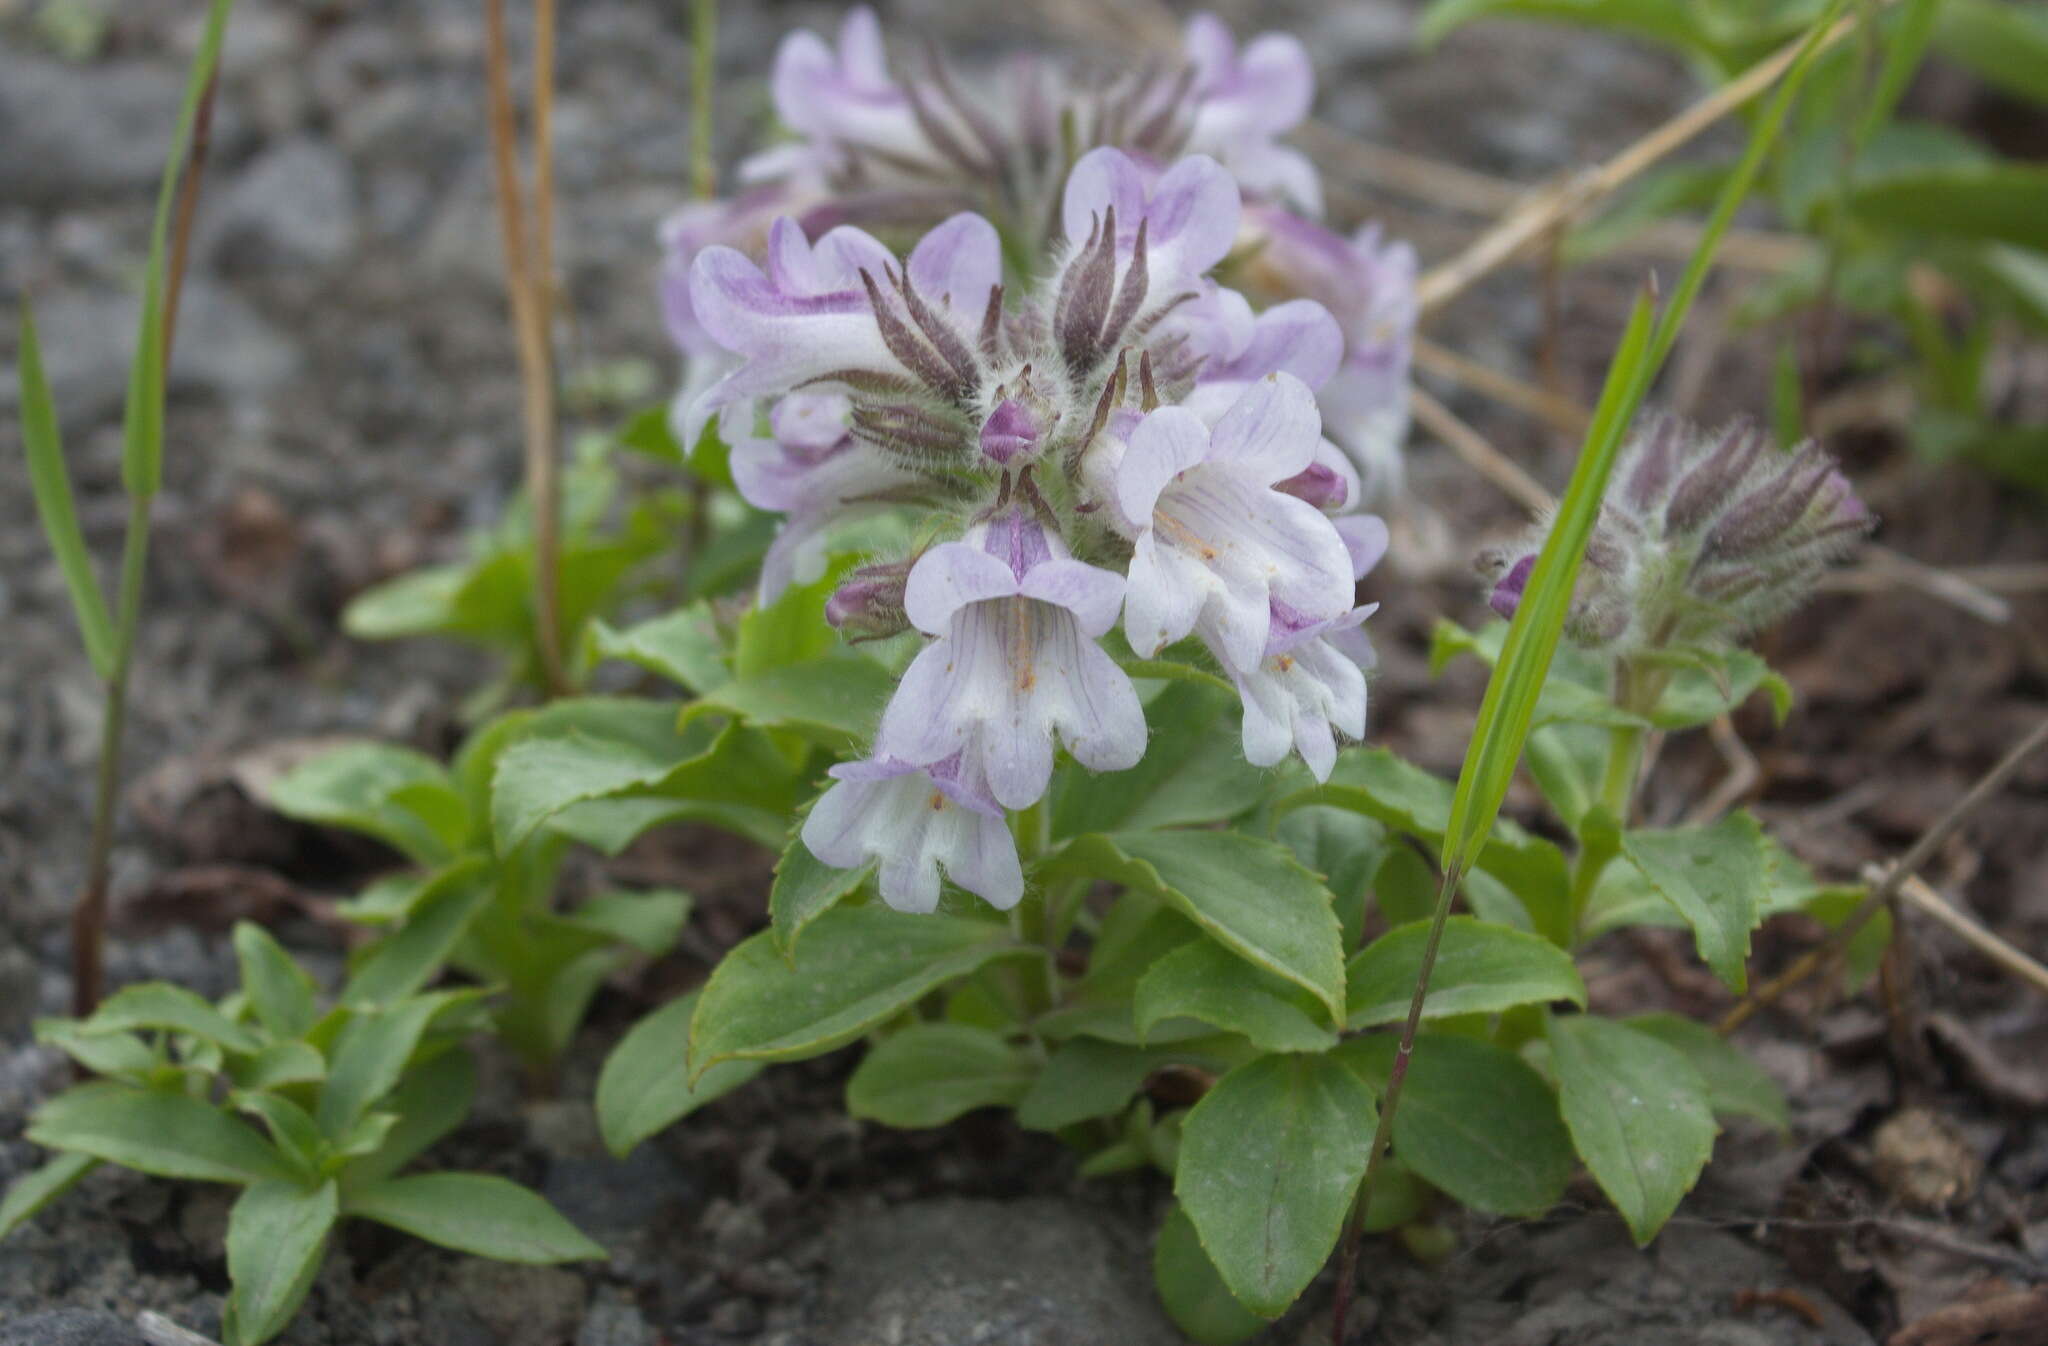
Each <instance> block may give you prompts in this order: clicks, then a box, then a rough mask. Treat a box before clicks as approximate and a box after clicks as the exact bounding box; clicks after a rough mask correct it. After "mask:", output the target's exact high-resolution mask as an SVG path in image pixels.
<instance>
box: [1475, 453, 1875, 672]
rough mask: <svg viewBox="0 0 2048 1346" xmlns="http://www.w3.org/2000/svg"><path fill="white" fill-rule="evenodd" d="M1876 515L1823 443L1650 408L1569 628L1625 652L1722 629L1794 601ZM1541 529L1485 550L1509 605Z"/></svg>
mask: <svg viewBox="0 0 2048 1346" xmlns="http://www.w3.org/2000/svg"><path fill="white" fill-rule="evenodd" d="M1873 523H1874V520H1873V518H1872V517H1871V514H1870V512H1869V511H1868V510H1867V509H1865V508H1864V505H1863V502H1862V501H1861V500H1859V499H1857V497H1856V493H1855V491H1854V490H1853V489H1852V488H1851V487H1850V485H1849V481H1848V479H1847V478H1846V477H1844V476H1843V475H1842V473H1841V472H1840V471H1839V470H1838V469H1837V468H1836V467H1835V464H1834V462H1833V461H1832V460H1831V459H1830V458H1829V457H1828V456H1827V454H1826V453H1824V452H1823V451H1822V450H1821V449H1820V448H1819V447H1818V446H1817V445H1814V444H1812V443H1808V444H1804V445H1802V446H1800V447H1799V448H1798V449H1797V450H1796V451H1795V452H1792V453H1789V454H1788V453H1779V452H1777V451H1775V450H1773V449H1772V448H1771V447H1770V445H1769V442H1768V440H1767V438H1766V436H1765V435H1764V433H1763V432H1762V431H1761V430H1759V429H1757V428H1756V427H1754V426H1751V425H1747V424H1741V423H1738V424H1736V425H1733V426H1730V427H1728V428H1726V429H1724V430H1722V431H1720V432H1719V433H1716V434H1708V433H1705V432H1703V431H1701V430H1699V429H1698V428H1697V427H1694V426H1692V425H1689V424H1687V423H1686V422H1684V421H1682V420H1680V419H1678V418H1677V417H1675V416H1664V417H1658V418H1653V419H1651V420H1649V421H1648V422H1646V423H1645V424H1644V425H1643V426H1641V427H1639V428H1638V429H1637V431H1636V433H1635V435H1634V437H1633V438H1632V439H1631V441H1630V443H1629V444H1628V446H1627V447H1626V448H1625V449H1624V450H1623V453H1622V456H1621V458H1620V460H1619V461H1618V462H1617V463H1616V464H1615V469H1614V477H1613V482H1612V484H1611V485H1610V487H1609V489H1608V493H1607V497H1606V499H1605V500H1603V501H1602V502H1601V507H1600V516H1599V518H1598V520H1597V521H1596V522H1595V524H1594V526H1593V533H1592V536H1591V537H1590V538H1589V539H1588V540H1587V543H1586V559H1585V565H1584V568H1583V569H1582V570H1581V571H1580V576H1579V584H1578V588H1577V590H1576V591H1575V592H1574V593H1573V595H1572V606H1571V610H1570V613H1569V615H1568V616H1567V618H1566V623H1565V631H1566V634H1567V635H1569V636H1570V637H1571V638H1572V639H1573V641H1574V642H1576V643H1578V644H1581V645H1586V646H1590V647H1594V648H1598V649H1605V650H1612V651H1614V652H1616V653H1618V654H1628V653H1631V652H1633V651H1637V650H1643V649H1652V648H1664V647H1674V646H1676V647H1684V646H1712V645H1715V644H1718V643H1721V642H1724V641H1726V640H1729V639H1732V638H1734V637H1737V636H1740V635H1742V634H1743V633H1745V632H1748V631H1751V630H1754V629H1755V628H1757V627H1758V626H1761V625H1763V624H1764V623H1766V622H1769V621H1771V620H1773V619H1775V618H1777V617H1780V616H1783V615H1784V614H1785V613H1786V612H1789V611H1791V610H1792V609H1793V608H1795V607H1797V606H1798V605H1799V604H1800V602H1802V601H1803V600H1804V599H1805V597H1806V595H1807V594H1808V593H1809V592H1810V591H1811V590H1812V588H1813V585H1814V582H1815V581H1816V580H1817V579H1819V578H1820V575H1821V573H1822V572H1823V571H1824V570H1825V569H1826V568H1827V567H1828V566H1829V565H1830V564H1831V563H1833V562H1834V561H1837V560H1839V559H1840V558H1841V557H1842V556H1843V554H1844V553H1846V552H1847V551H1848V550H1849V549H1850V548H1852V547H1853V546H1854V545H1855V544H1856V543H1857V542H1858V541H1859V540H1860V539H1861V538H1862V537H1863V536H1864V534H1866V533H1868V532H1869V531H1870V529H1871V526H1872V524H1873ZM1543 531H1544V530H1543V529H1538V530H1537V533H1536V535H1535V536H1533V537H1531V538H1530V539H1528V540H1527V541H1526V542H1525V543H1523V544H1522V545H1519V546H1516V547H1512V548H1500V549H1494V550H1491V551H1489V552H1488V553H1486V554H1484V555H1482V556H1481V557H1480V561H1479V564H1480V569H1481V571H1482V573H1484V574H1486V575H1488V577H1489V578H1491V579H1492V580H1493V594H1492V598H1491V603H1492V606H1493V609H1494V611H1496V612H1498V613H1500V615H1502V616H1503V617H1510V616H1513V615H1514V612H1515V609H1516V607H1517V606H1518V605H1519V604H1520V602H1521V598H1522V592H1523V589H1524V588H1525V586H1526V585H1527V584H1528V582H1529V575H1530V572H1532V571H1533V570H1534V569H1535V567H1536V551H1537V549H1538V548H1539V547H1540V546H1541V545H1542V541H1543V538H1542V533H1543Z"/></svg>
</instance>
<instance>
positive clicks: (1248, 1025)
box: [1131, 939, 1337, 1052]
mask: <svg viewBox="0 0 2048 1346" xmlns="http://www.w3.org/2000/svg"><path fill="white" fill-rule="evenodd" d="M1131 1017H1132V1019H1133V1021H1134V1024H1135V1026H1136V1028H1137V1030H1138V1033H1139V1036H1140V1037H1141V1038H1142V1037H1143V1036H1144V1035H1145V1034H1146V1032H1147V1031H1148V1030H1150V1029H1151V1028H1152V1027H1153V1026H1154V1025H1156V1024H1158V1023H1159V1022H1161V1021H1162V1020H1166V1019H1172V1018H1190V1019H1199V1020H1201V1021H1202V1022H1203V1023H1205V1024H1211V1025H1213V1026H1214V1027H1216V1028H1219V1029H1222V1030H1224V1031H1226V1032H1231V1033H1237V1034H1239V1035H1241V1036H1243V1037H1244V1038H1246V1039H1248V1040H1249V1041H1250V1042H1251V1043H1252V1044H1253V1045H1254V1046H1257V1047H1261V1048H1264V1049H1265V1050H1267V1051H1273V1052H1319V1051H1323V1050H1325V1049H1326V1048H1329V1047H1333V1046H1335V1045H1336V1043H1337V1034H1336V1032H1335V1031H1334V1030H1333V1029H1331V1028H1330V1027H1329V1026H1328V1023H1327V1021H1324V1020H1323V1016H1322V1006H1321V1005H1320V1004H1319V1003H1318V1002H1317V1001H1316V999H1315V997H1314V996H1312V995H1310V994H1308V993H1307V992H1306V991H1303V990H1302V989H1301V988H1299V987H1297V986H1294V985H1291V984H1290V983H1288V982H1284V981H1282V980H1280V978H1278V977H1276V976H1274V975H1273V974H1271V973H1269V972H1262V971H1260V970H1259V969H1258V968H1256V967H1254V966H1252V965H1251V964H1250V963H1247V962H1246V961H1245V960H1244V959H1242V958H1239V957H1238V956H1236V955H1235V954H1233V953H1231V952H1230V951H1229V950H1227V949H1225V948H1223V947H1222V946H1221V945H1219V944H1217V943H1215V942H1214V941H1213V940H1207V939H1202V940H1196V941H1193V942H1192V943H1189V944H1186V945H1184V946H1182V947H1181V948H1179V949H1177V950H1175V951H1174V952H1173V953H1170V954H1168V955H1167V956H1166V957H1164V958H1162V959H1160V960H1159V961H1158V962H1157V963H1155V964H1153V965H1152V970H1151V971H1150V972H1147V973H1146V974H1145V975H1144V976H1143V977H1142V978H1140V979H1139V981H1138V987H1137V992H1136V996H1135V999H1134V1000H1133V1002H1132V1005H1131Z"/></svg>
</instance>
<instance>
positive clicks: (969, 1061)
mask: <svg viewBox="0 0 2048 1346" xmlns="http://www.w3.org/2000/svg"><path fill="white" fill-rule="evenodd" d="M1037 1074H1038V1070H1037V1068H1036V1067H1035V1066H1034V1065H1033V1064H1032V1062H1031V1059H1030V1057H1028V1056H1027V1055H1025V1054H1024V1053H1023V1052H1022V1051H1020V1050H1019V1049H1018V1048H1016V1047H1015V1046H1013V1045H1011V1044H1010V1043H1009V1042H1006V1041H1005V1040H1004V1039H1003V1037H1002V1035H1001V1034H998V1033H993V1032H990V1031H989V1030H988V1029H985V1028H973V1027H969V1026H968V1025H966V1024H912V1025H911V1026H910V1027H908V1028H905V1029H904V1030H902V1031H901V1032H898V1033H891V1034H890V1035H889V1036H888V1037H886V1038H883V1039H882V1040H881V1041H880V1042H878V1043H876V1044H875V1046H874V1047H873V1048H872V1049H870V1050H869V1052H868V1054H867V1055H866V1056H865V1057H863V1058H862V1059H861V1063H860V1066H859V1067H858V1068H857V1069H856V1070H855V1071H854V1072H853V1076H852V1078H851V1079H849V1080H847V1082H846V1110H847V1111H848V1112H849V1113H851V1114H852V1115H853V1116H855V1117H862V1118H866V1119H867V1120H869V1121H875V1122H880V1123H882V1124H883V1125H885V1126H895V1127H903V1128H921V1127H932V1126H944V1125H945V1124H946V1123H947V1122H950V1121H952V1120H953V1119H954V1118H955V1117H958V1116H960V1115H961V1114H962V1113H966V1112H972V1111H973V1110H974V1109H976V1108H990V1107H1009V1106H1013V1105H1015V1104H1016V1103H1017V1102H1018V1101H1019V1100H1021V1099H1022V1098H1023V1097H1024V1095H1025V1093H1026V1091H1028V1090H1029V1089H1030V1088H1031V1082H1032V1080H1033V1079H1035V1078H1036V1077H1037Z"/></svg>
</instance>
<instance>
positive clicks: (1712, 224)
mask: <svg viewBox="0 0 2048 1346" xmlns="http://www.w3.org/2000/svg"><path fill="white" fill-rule="evenodd" d="M1847 3H1848V0H1834V2H1833V3H1832V4H1830V5H1829V6H1828V8H1827V11H1826V12H1825V13H1823V14H1822V15H1821V17H1820V18H1819V20H1817V21H1816V22H1815V23H1814V25H1813V26H1812V27H1811V28H1810V29H1808V30H1807V34H1806V39H1805V41H1804V43H1803V44H1802V45H1801V47H1800V50H1799V54H1798V56H1797V57H1796V58H1795V59H1794V60H1793V62H1792V65H1791V66H1790V67H1789V68H1788V69H1787V70H1786V72H1785V78H1784V79H1783V80H1782V81H1780V83H1779V85H1778V88H1777V91H1776V93H1775V94H1774V95H1773V97H1772V99H1771V103H1770V106H1769V107H1768V108H1767V109H1766V110H1765V112H1764V114H1763V116H1762V117H1761V118H1760V119H1759V120H1758V122H1757V124H1756V127H1755V129H1754V131H1753V132H1752V134H1751V136H1750V140H1749V146H1748V148H1747V149H1746V150H1745V151H1744V152H1743V156H1742V160H1741V162H1740V163H1739V164H1737V166H1736V168H1735V171H1734V172H1733V173H1731V174H1730V175H1729V177H1728V180H1727V182H1726V183H1725V184H1724V185H1723V187H1722V189H1721V194H1720V197H1719V199H1718V200H1717V201H1716V202H1715V205H1714V212H1713V214H1712V216H1710V217H1709V219H1708V222H1707V225H1706V228H1705V229H1704V231H1703V232H1702V234H1701V236H1700V242H1699V245H1698V247H1696V248H1695V249H1694V250H1693V254H1692V257H1691V259H1690V260H1689V261H1688V262H1687V263H1686V268H1685V271H1684V274H1683V275H1682V276H1681V277H1680V279H1679V282H1678V289H1677V290H1676V292H1674V294H1673V295H1672V298H1671V303H1670V305H1669V306H1668V307H1667V308H1666V309H1665V310H1664V313H1663V315H1662V316H1661V317H1660V318H1659V319H1658V320H1657V322H1656V324H1655V326H1654V328H1653V327H1652V326H1651V323H1650V304H1649V300H1648V297H1647V296H1645V297H1644V298H1643V299H1640V300H1638V301H1637V303H1636V307H1635V311H1634V312H1633V313H1632V314H1631V315H1630V317H1629V323H1628V327H1627V329H1626V330H1625V331H1624V332H1623V334H1622V339H1621V344H1620V346H1619V348H1618V349H1617V350H1616V352H1615V357H1614V363H1613V364H1612V365H1611V366H1609V368H1608V371H1607V383H1606V386H1605V387H1604V388H1603V389H1602V390H1601V394H1600V402H1599V405H1598V407H1597V408H1596V409H1595V411H1594V413H1593V421H1592V424H1591V426H1590V427H1589V428H1588V429H1587V432H1586V441H1585V444H1584V446H1583V447H1582V448H1581V449H1580V451H1579V461H1578V465H1577V466H1576V467H1575V468H1574V469H1573V471H1572V480H1571V485H1570V486H1569V487H1568V488H1567V490H1566V491H1565V495H1564V499H1563V500H1562V501H1560V502H1559V504H1558V508H1557V516H1556V518H1555V520H1554V521H1553V523H1552V525H1551V528H1550V536H1549V538H1548V539H1547V540H1546V541H1545V543H1544V546H1543V550H1542V552H1541V554H1539V555H1538V557H1537V560H1536V568H1535V570H1534V572H1533V573H1532V574H1531V575H1530V577H1529V584H1528V588H1527V590H1526V591H1525V593H1524V594H1523V597H1522V601H1521V604H1520V605H1519V606H1518V607H1517V608H1516V609H1515V617H1514V620H1513V621H1512V622H1511V623H1510V624H1509V627H1508V635H1507V640H1506V642H1505V643H1504V644H1503V645H1502V647H1501V656H1500V659H1499V661H1498V662H1497V663H1496V664H1495V666H1494V671H1493V677H1492V678H1491V679H1490V680H1489V681H1488V682H1487V686H1486V695H1485V697H1484V699H1483V700H1482V701H1481V703H1480V707H1479V719H1478V722H1477V724H1476V725H1475V726H1474V727H1473V731H1472V741H1471V744H1470V746H1469V747H1468V748H1467V750H1466V754H1465V764H1464V768H1463V769H1462V770H1461V771H1460V772H1459V774H1458V789H1457V793H1456V795H1455V796H1454V797H1453V799H1452V803H1451V822H1450V826H1449V828H1448V829H1446V831H1445V833H1444V852H1443V866H1444V870H1445V872H1446V874H1447V875H1453V876H1455V875H1462V874H1464V873H1466V872H1467V871H1468V870H1469V869H1470V868H1471V865H1472V862H1473V861H1474V860H1475V859H1476V858H1477V857H1478V854H1479V848H1480V846H1482V845H1483V844H1484V843H1485V840H1486V834H1487V832H1488V830H1489V829H1491V828H1492V826H1493V820H1494V817H1495V815H1496V814H1498V813H1499V812H1500V805H1501V801H1502V800H1503V799H1505V798H1506V797H1507V790H1508V783H1509V781H1510V780H1511V779H1512V778H1513V776H1514V771H1515V764H1516V763H1517V762H1518V761H1519V760H1520V759H1521V755H1522V745H1523V742H1524V741H1525V740H1526V739H1527V738H1528V736H1529V728H1530V725H1531V723H1532V722H1533V720H1534V718H1535V712H1536V700H1537V697H1538V696H1539V695H1540V693H1541V692H1542V690H1543V682H1544V679H1545V678H1546V677H1548V676H1549V673H1550V661H1551V657H1552V656H1553V655H1554V654H1555V653H1556V652H1557V646H1558V641H1559V638H1560V636H1561V635H1562V633H1563V629H1564V619H1565V614H1566V612H1567V610H1568V609H1569V607H1570V605H1571V596H1572V590H1573V588H1574V587H1575V585H1576V584H1577V582H1578V573H1579V564H1580V562H1581V561H1582V560H1583V559H1584V557H1585V550H1586V540H1587V538H1588V537H1589V536H1591V534H1592V530H1593V523H1594V521H1595V520H1596V519H1597V518H1598V516H1599V511H1600V501H1601V497H1603V496H1604V495H1605V494H1606V492H1607V479H1608V477H1609V475H1610V474H1611V473H1612V472H1613V469H1614V462H1615V459H1616V458H1617V457H1618V456H1619V454H1620V450H1621V443H1622V438H1623V436H1624V435H1625V434H1626V432H1627V430H1628V427H1629V424H1630V422H1631V421H1633V420H1634V418H1635V415H1636V412H1637V410H1638V409H1639V408H1640V407H1641V406H1642V403H1643V398H1644V396H1645V395H1646V394H1647V393H1648V392H1649V389H1650V384H1651V382H1652V380H1654V379H1655V378H1656V376H1657V371H1658V370H1659V369H1661V368H1662V367H1663V364H1664V360H1665V357H1667V356H1668V355H1669V354H1670V353H1671V347H1672V344H1673V343H1674V342H1676V341H1677V339H1678V333H1679V329H1680V328H1681V327H1682V326H1683V325H1684V322H1685V318H1686V314H1687V313H1688V312H1689V311H1690V310H1691V308H1692V302H1693V300H1694V298H1695V297H1697V296H1698V294H1699V290H1700V286H1701V285H1702V284H1704V283H1705V281H1706V277H1707V272H1708V271H1709V270H1710V269H1711V268H1712V266H1713V260H1714V254H1715V252H1716V250H1717V249H1718V248H1719V246H1720V242H1721V238H1722V236H1723V235H1724V234H1726V233H1727V231H1728V225H1729V223H1730V222H1731V221H1732V220H1733V219H1734V218H1735V212H1736V211H1737V210H1739V209H1740V208H1741V206H1742V203H1743V201H1744V200H1745V199H1747V197H1748V196H1749V190H1750V187H1751V186H1752V185H1753V184H1754V183H1755V181H1756V176H1757V173H1758V171H1759V170H1760V169H1761V168H1762V166H1763V162H1764V158H1765V156H1766V155H1767V154H1768V153H1769V152H1770V149H1771V146H1772V145H1773V144H1775V143H1776V141H1777V138H1778V133H1779V131H1780V130H1781V129H1782V128H1783V126H1784V123H1785V116H1786V114H1787V112H1789V111H1790V109H1791V106H1792V101H1793V99H1794V98H1795V97H1796V96H1797V95H1798V92H1799V87H1800V85H1801V84H1802V83H1803V82H1804V80H1805V77H1806V72H1807V70H1808V68H1809V67H1810V66H1811V65H1812V62H1813V57H1814V54H1815V51H1816V50H1817V49H1818V47H1819V44H1820V40H1821V38H1822V37H1823V36H1824V35H1825V34H1826V33H1827V32H1828V30H1829V29H1831V28H1832V27H1833V26H1834V24H1835V21H1836V19H1837V17H1838V16H1839V15H1840V14H1841V13H1842V11H1843V9H1844V8H1845V7H1846V6H1847ZM1449 886H1450V887H1454V886H1455V884H1454V883H1453V884H1451V885H1449Z"/></svg>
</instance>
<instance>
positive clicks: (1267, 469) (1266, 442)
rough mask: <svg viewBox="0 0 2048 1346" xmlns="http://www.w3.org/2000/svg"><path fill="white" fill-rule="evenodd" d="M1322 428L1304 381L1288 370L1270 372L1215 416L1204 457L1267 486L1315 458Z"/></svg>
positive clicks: (1314, 399) (1318, 413)
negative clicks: (1220, 413) (1227, 408)
mask: <svg viewBox="0 0 2048 1346" xmlns="http://www.w3.org/2000/svg"><path fill="white" fill-rule="evenodd" d="M1322 427H1323V420H1322V415H1321V413H1320V412H1318V411H1317V410H1316V398H1315V394H1314V393H1312V392H1310V391H1309V387H1308V385H1307V384H1305V383H1303V382H1302V381H1301V380H1300V379H1298V378H1296V377H1294V375H1292V374H1274V375H1271V376H1269V377H1267V378H1263V379H1260V380H1258V381H1257V382H1256V383H1253V384H1252V385H1251V386H1250V387H1248V388H1246V389H1245V391H1244V393H1243V394H1242V395H1241V396H1240V397H1239V398H1238V399H1237V401H1236V402H1235V403H1233V404H1232V405H1231V407H1230V409H1229V410H1228V411H1226V412H1224V413H1223V415H1222V416H1221V417H1220V418H1218V420H1217V422H1216V428H1215V430H1214V431H1212V432H1211V435H1210V443H1211V448H1210V452H1209V459H1210V461H1211V462H1216V463H1227V464H1229V465H1230V466H1232V467H1234V468H1236V469H1238V470H1239V471H1242V472H1245V473H1247V474H1248V475H1250V476H1252V477H1253V478H1255V479H1256V480H1257V481H1259V482H1260V483H1261V484H1264V485H1271V484H1272V483H1273V482H1276V481H1284V480H1286V479H1287V478H1288V477H1291V476H1293V475H1294V474H1295V473H1297V472H1300V471H1301V470H1302V469H1303V468H1305V467H1307V466H1308V465H1309V464H1310V463H1312V462H1314V461H1315V456H1316V446H1317V444H1318V443H1319V442H1320V441H1321V439H1322V434H1323V430H1322Z"/></svg>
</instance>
